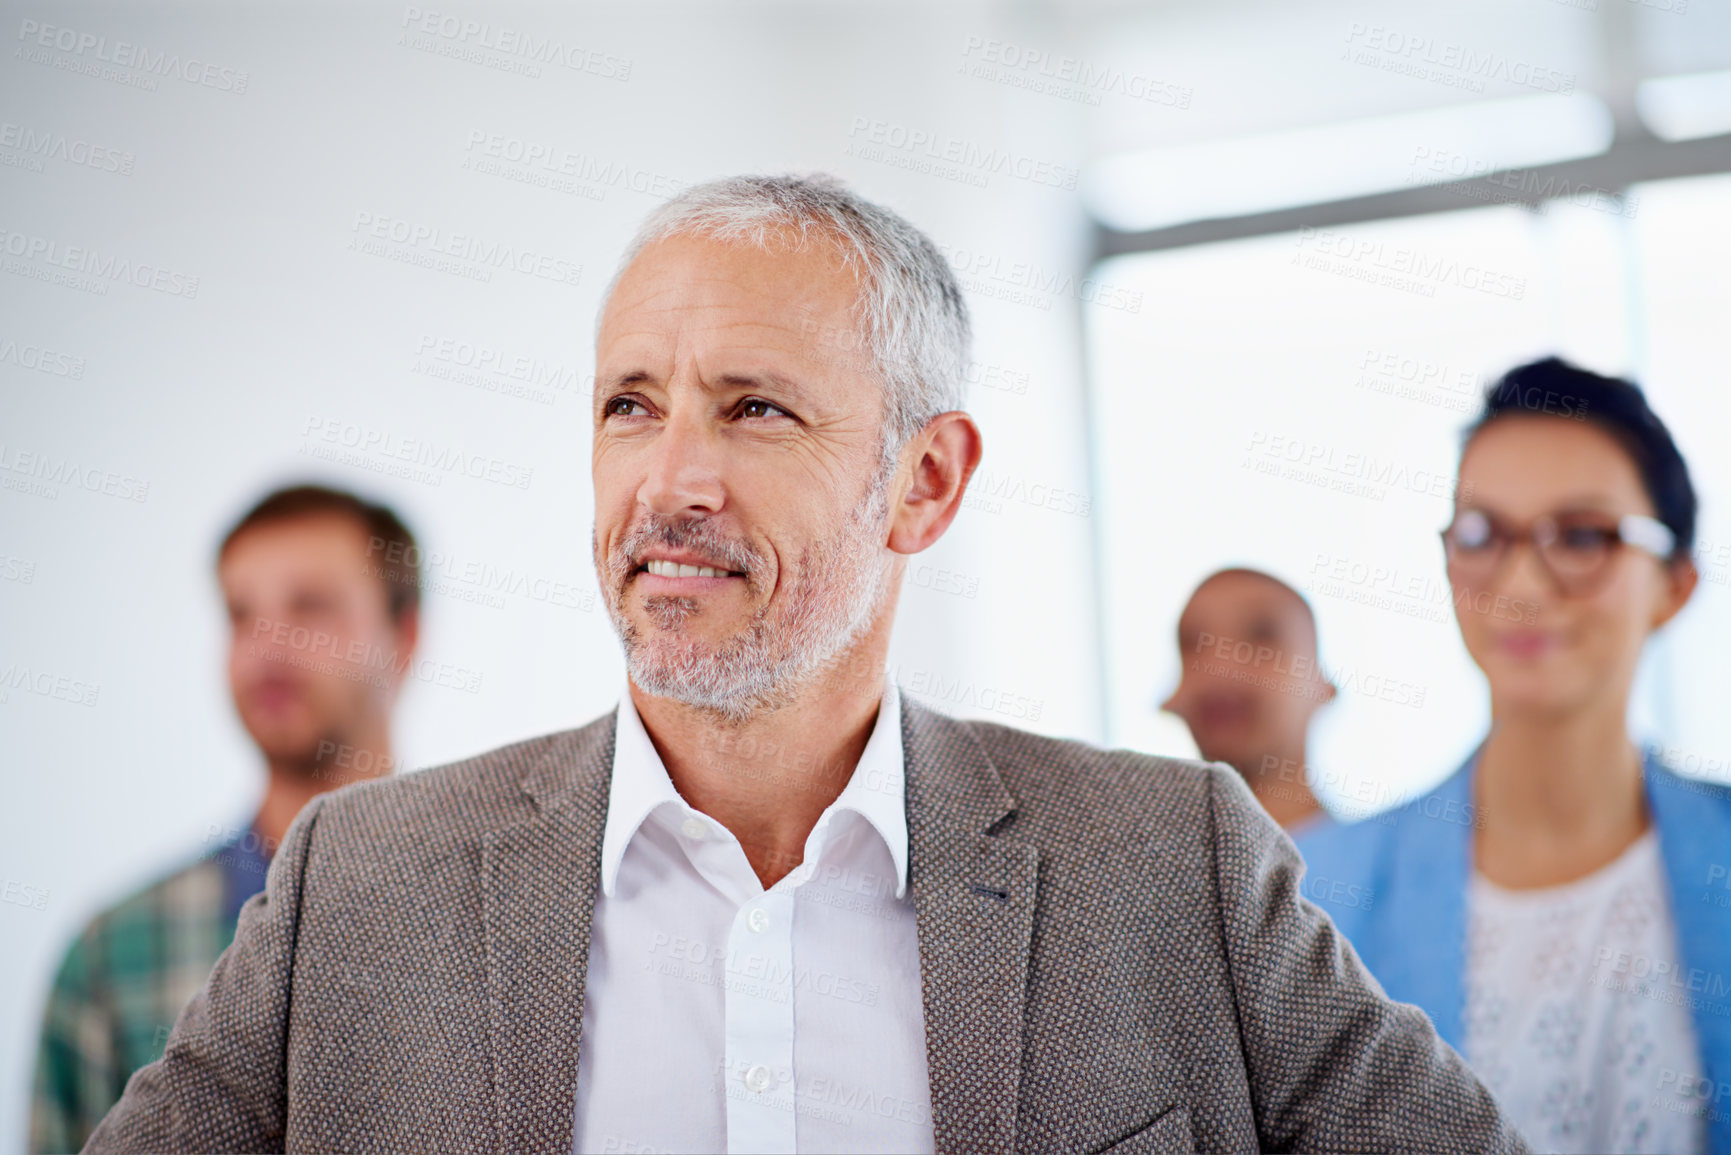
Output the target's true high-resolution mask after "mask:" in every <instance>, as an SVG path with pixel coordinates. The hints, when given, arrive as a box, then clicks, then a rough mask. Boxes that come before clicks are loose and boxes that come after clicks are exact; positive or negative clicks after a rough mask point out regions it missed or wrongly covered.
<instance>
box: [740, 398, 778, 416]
mask: <svg viewBox="0 0 1731 1155" xmlns="http://www.w3.org/2000/svg"><path fill="white" fill-rule="evenodd" d="M739 415H740V416H741V417H786V416H787V415H788V414H787V410H785V409H783V408H781V407H780V406H779V405H771V404H770V403H769V402H767V401H765V400H764V399H763V398H761V397H747V398H746V399H745V400H744V401H741V402H740V403H739Z"/></svg>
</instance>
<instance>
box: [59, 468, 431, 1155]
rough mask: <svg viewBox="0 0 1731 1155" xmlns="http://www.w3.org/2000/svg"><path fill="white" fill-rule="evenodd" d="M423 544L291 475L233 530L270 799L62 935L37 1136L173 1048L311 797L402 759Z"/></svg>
mask: <svg viewBox="0 0 1731 1155" xmlns="http://www.w3.org/2000/svg"><path fill="white" fill-rule="evenodd" d="M419 562H420V558H419V550H418V548H417V547H416V545H415V540H414V538H413V536H412V535H411V534H410V533H409V530H408V529H407V528H406V527H405V526H404V525H403V523H402V521H401V520H400V519H399V518H398V517H397V515H396V514H395V513H393V512H392V511H391V510H389V509H388V508H386V507H384V506H382V505H375V504H371V503H369V502H366V501H363V500H361V499H360V498H358V497H355V496H354V495H352V494H348V493H344V492H341V491H339V490H334V489H326V488H323V487H319V486H297V487H294V488H290V489H282V490H278V491H277V492H275V493H273V494H271V495H270V496H268V497H266V498H265V499H264V500H263V501H261V502H260V503H259V504H258V505H257V506H255V507H254V508H253V509H252V510H251V511H250V512H248V513H247V514H246V516H244V517H243V518H241V520H240V521H239V523H238V524H236V525H235V527H234V528H233V529H232V530H231V531H230V532H229V534H228V536H227V537H226V538H224V539H223V543H222V546H221V548H220V549H219V550H218V552H217V577H218V580H219V581H220V583H221V586H222V592H223V598H224V600H225V601H226V603H227V610H228V618H229V624H230V640H229V657H228V678H229V688H230V690H231V691H232V692H233V694H234V704H235V709H236V711H237V712H238V713H239V715H240V720H241V722H242V724H243V725H245V727H246V729H247V733H249V734H250V735H251V736H252V739H253V741H254V742H255V743H257V745H258V748H259V752H260V753H261V754H263V756H264V762H265V766H266V769H267V772H268V774H267V783H266V786H265V794H264V801H263V803H262V804H261V805H260V807H259V810H258V813H257V814H256V815H255V816H254V817H253V819H252V821H251V823H250V824H249V825H248V826H247V827H246V828H245V829H223V828H221V827H216V826H213V827H211V830H210V833H209V835H208V837H207V838H206V845H205V853H204V854H203V855H202V856H201V857H200V858H199V859H198V860H197V861H195V862H193V863H192V864H191V865H189V866H186V867H185V868H183V869H181V870H178V871H176V872H174V873H172V874H170V875H168V876H167V877H166V878H163V879H161V880H159V881H157V882H155V883H153V884H152V885H150V886H148V887H146V888H145V889H144V890H141V891H139V892H138V893H136V894H134V895H132V896H131V897H129V898H127V899H125V900H123V901H122V902H120V903H119V904H118V905H116V906H114V907H111V908H110V909H108V910H106V911H104V912H103V913H101V914H99V915H97V916H96V917H95V918H94V919H92V920H91V922H90V924H89V925H88V926H87V927H85V929H84V932H83V933H82V934H80V935H79V937H78V939H77V940H76V941H75V942H74V943H73V944H72V946H71V948H70V949H69V950H68V951H67V952H66V957H65V959H64V960H63V961H62V963H61V965H60V970H59V972H58V973H57V974H56V976H55V979H54V987H53V990H52V991H51V992H50V994H49V998H48V1007H47V1011H46V1014H45V1016H44V1022H43V1028H42V1041H41V1047H40V1050H39V1052H38V1055H37V1062H36V1088H35V1096H34V1103H33V1107H32V1111H31V1121H30V1135H31V1147H32V1149H33V1150H35V1151H76V1150H78V1149H79V1148H80V1147H82V1146H83V1145H84V1141H85V1140H86V1139H87V1138H89V1136H90V1133H91V1132H92V1131H93V1130H95V1129H96V1125H97V1124H98V1123H99V1122H101V1121H102V1117H103V1115H105V1114H107V1113H108V1109H109V1108H110V1107H112V1106H114V1104H115V1103H116V1102H117V1101H119V1099H120V1095H121V1092H122V1091H124V1090H125V1088H126V1081H127V1079H128V1078H130V1077H131V1075H132V1073H133V1072H134V1071H136V1070H137V1069H138V1068H140V1067H143V1066H145V1065H146V1064H148V1063H151V1062H154V1061H155V1060H156V1059H158V1058H160V1057H161V1056H162V1051H163V1046H164V1044H165V1043H166V1042H167V1041H168V1033H169V1030H170V1029H171V1028H172V1027H173V1026H174V1022H175V1019H177V1018H178V1017H179V1016H180V1012H181V1009H182V1008H183V1007H184V1006H185V1005H186V1003H187V1002H188V1000H190V999H191V998H192V996H193V995H194V994H196V993H197V992H198V990H199V988H201V987H202V986H203V985H204V982H205V979H206V978H208V977H209V975H210V971H211V968H212V967H213V966H214V965H215V964H216V960H217V957H218V956H219V955H221V954H222V952H223V951H224V950H226V949H227V948H228V945H229V943H230V941H232V940H233V938H234V931H235V924H236V921H237V919H238V918H239V915H240V908H241V906H242V905H244V904H245V903H246V901H247V899H249V898H251V897H252V896H253V895H255V894H257V893H258V892H259V891H261V890H263V889H264V881H265V870H266V868H267V867H268V866H269V864H270V855H271V852H272V851H273V850H275V849H276V845H277V843H278V841H280V840H281V838H282V836H283V834H284V832H285V831H287V829H288V825H289V822H290V821H291V820H292V819H293V818H294V816H295V815H296V814H297V813H299V811H300V809H301V807H302V806H303V805H305V804H306V802H307V801H308V800H309V799H311V798H312V797H313V796H315V795H317V794H321V793H323V792H324V791H327V790H334V789H336V788H337V787H338V786H342V785H345V784H346V783H349V782H353V781H359V780H360V779H363V778H374V777H378V776H380V775H383V774H388V773H390V772H391V770H392V768H393V767H394V765H395V762H394V760H393V759H392V757H391V741H390V714H391V707H392V705H393V703H394V702H395V701H396V698H397V694H398V691H399V690H400V689H401V686H402V682H403V679H404V677H405V675H406V673H407V671H408V670H409V669H410V668H411V660H412V657H413V653H414V649H415V641H416V637H417V633H418V630H419V622H420V575H419V568H420V567H419Z"/></svg>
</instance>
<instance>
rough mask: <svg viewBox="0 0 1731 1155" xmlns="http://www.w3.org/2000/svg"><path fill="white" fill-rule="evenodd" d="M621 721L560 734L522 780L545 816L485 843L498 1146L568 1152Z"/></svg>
mask: <svg viewBox="0 0 1731 1155" xmlns="http://www.w3.org/2000/svg"><path fill="white" fill-rule="evenodd" d="M613 725H614V716H613V715H608V716H606V717H603V718H601V719H599V720H597V721H595V722H592V723H590V724H589V725H588V726H585V727H584V728H582V729H581V730H575V731H571V732H569V733H565V734H560V735H558V736H557V737H556V738H555V739H554V740H553V744H552V745H551V747H550V748H549V749H548V751H547V752H546V754H545V755H544V756H543V757H542V758H541V760H540V761H539V762H538V763H536V764H535V765H534V766H533V767H532V768H531V769H530V771H529V773H528V774H527V775H525V777H524V779H523V783H522V787H523V790H524V792H525V793H527V794H528V795H529V796H530V797H532V798H533V799H534V801H535V804H536V807H537V811H538V813H537V814H536V815H535V817H533V818H531V819H529V820H528V821H526V822H521V823H517V824H515V825H512V826H506V827H502V828H500V829H498V830H495V831H493V832H491V833H490V834H488V835H487V836H486V839H485V843H484V848H483V858H482V868H481V870H482V878H481V894H482V918H483V920H484V921H485V924H486V951H487V1017H488V1036H489V1040H490V1042H491V1047H492V1064H493V1093H494V1104H495V1111H496V1114H497V1119H496V1126H495V1135H496V1137H497V1142H498V1146H499V1148H500V1149H501V1150H505V1151H512V1152H518V1151H524V1152H526V1151H560V1152H568V1151H570V1149H571V1130H572V1124H573V1121H574V1119H575V1112H576V1096H577V1061H578V1054H579V1050H580V1048H581V1046H582V1041H583V990H584V980H585V977H586V975H587V972H588V966H589V923H590V918H591V916H592V915H593V913H594V908H595V894H596V890H597V888H598V887H599V885H600V879H601V836H602V831H603V829H604V827H605V825H606V820H607V789H608V784H609V782H610V780H611V776H612V771H613Z"/></svg>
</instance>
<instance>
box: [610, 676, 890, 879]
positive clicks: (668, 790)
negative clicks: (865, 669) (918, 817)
mask: <svg viewBox="0 0 1731 1155" xmlns="http://www.w3.org/2000/svg"><path fill="white" fill-rule="evenodd" d="M665 805H672V806H675V807H677V808H679V809H680V810H681V811H684V812H687V813H693V814H694V813H696V811H694V810H692V808H691V807H690V805H688V804H687V803H686V801H685V799H683V798H681V797H680V796H679V791H677V790H675V789H674V788H673V780H672V779H671V778H669V777H668V776H667V767H666V766H665V765H663V764H662V761H661V755H660V754H659V753H657V752H656V749H655V744H654V743H653V742H651V741H650V740H649V732H648V731H647V730H645V729H644V728H643V719H642V718H641V717H639V716H638V713H637V707H636V705H635V704H634V703H633V702H632V701H631V691H630V687H629V685H627V687H626V690H625V692H624V693H622V694H621V695H620V697H619V711H618V716H617V719H616V722H615V728H614V740H613V776H612V782H611V784H610V785H609V787H608V791H607V825H606V828H605V829H604V830H603V832H602V836H601V892H602V893H603V894H605V895H606V896H607V897H609V898H612V897H613V894H614V891H615V888H616V887H617V885H618V881H619V867H620V864H621V863H622V862H623V861H624V860H625V849H626V847H627V846H629V845H630V843H631V840H632V839H633V838H635V837H636V836H637V831H638V830H639V829H640V828H641V827H642V825H643V823H644V821H645V820H646V819H648V817H649V816H650V815H651V814H653V813H654V812H655V811H656V810H658V809H660V808H661V807H662V806H665ZM842 811H851V812H853V813H855V814H858V815H859V816H860V817H861V818H864V819H865V820H866V821H867V822H869V823H870V824H871V826H872V828H873V829H874V830H876V831H877V833H878V836H879V837H880V838H882V839H883V840H884V845H885V846H886V847H888V848H889V852H890V858H891V860H892V861H893V862H894V863H895V869H896V897H897V898H901V897H902V896H903V895H905V894H906V893H907V886H908V816H907V772H906V769H905V766H904V763H903V759H902V706H901V695H900V694H899V693H898V692H897V690H896V687H895V686H894V685H893V684H890V685H888V686H886V687H885V689H884V694H883V698H882V700H881V701H880V702H879V704H878V716H877V722H876V724H875V725H874V726H873V727H872V733H871V737H870V738H869V739H867V740H866V746H865V750H864V751H863V752H862V753H861V754H860V760H859V764H858V765H857V766H855V767H854V772H853V775H852V776H851V777H850V778H849V779H848V783H847V785H846V786H845V787H843V789H842V792H841V794H840V795H839V796H837V798H836V800H835V801H834V802H832V803H830V805H829V807H828V808H827V809H826V810H825V811H824V812H823V814H822V815H821V816H820V817H819V818H818V820H817V825H816V826H815V827H813V829H812V832H811V836H810V837H809V838H807V839H806V857H807V865H812V863H811V862H810V859H811V858H812V855H813V854H814V852H815V851H816V850H817V849H818V848H820V847H821V846H822V845H823V838H824V835H825V834H826V832H827V830H828V828H829V825H830V821H831V819H833V818H834V817H835V815H836V814H838V813H840V812H842Z"/></svg>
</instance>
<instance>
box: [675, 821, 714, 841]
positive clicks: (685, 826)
mask: <svg viewBox="0 0 1731 1155" xmlns="http://www.w3.org/2000/svg"><path fill="white" fill-rule="evenodd" d="M679 832H680V833H681V834H683V835H685V837H687V838H689V839H691V841H693V842H702V841H703V840H704V839H705V838H707V837H709V827H707V826H705V825H704V824H703V823H702V822H700V821H698V820H697V819H695V818H687V819H686V820H685V821H684V822H682V823H680V825H679Z"/></svg>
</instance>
